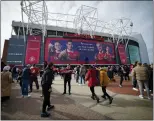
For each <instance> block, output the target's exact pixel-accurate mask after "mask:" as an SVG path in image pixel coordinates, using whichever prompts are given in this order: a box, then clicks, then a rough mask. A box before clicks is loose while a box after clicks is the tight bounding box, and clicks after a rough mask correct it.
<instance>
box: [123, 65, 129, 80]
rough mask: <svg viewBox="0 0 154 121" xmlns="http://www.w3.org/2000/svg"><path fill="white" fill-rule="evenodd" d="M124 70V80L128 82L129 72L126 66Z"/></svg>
mask: <svg viewBox="0 0 154 121" xmlns="http://www.w3.org/2000/svg"><path fill="white" fill-rule="evenodd" d="M124 70H125V73H124V77H125V80H128V81H129V72H130V69H129V67H128V66H127V65H125V66H124Z"/></svg>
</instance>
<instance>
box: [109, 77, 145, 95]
mask: <svg viewBox="0 0 154 121" xmlns="http://www.w3.org/2000/svg"><path fill="white" fill-rule="evenodd" d="M115 78H116V82H115V83H110V84H109V86H108V88H107V89H108V90H110V91H112V92H115V93H118V94H126V95H134V96H138V95H139V91H134V90H132V82H131V81H123V84H122V85H123V87H122V88H120V87H119V82H120V77H118V76H115ZM144 94H145V95H147V93H146V92H144Z"/></svg>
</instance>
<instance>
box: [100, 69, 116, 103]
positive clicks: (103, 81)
mask: <svg viewBox="0 0 154 121" xmlns="http://www.w3.org/2000/svg"><path fill="white" fill-rule="evenodd" d="M109 82H110V78H109V77H108V75H107V69H106V68H101V69H100V86H101V87H102V92H103V93H104V95H103V96H102V98H104V99H106V97H108V99H109V103H110V104H111V103H112V100H113V98H112V97H111V96H110V95H109V94H108V93H107V92H106V87H107V86H108V84H109Z"/></svg>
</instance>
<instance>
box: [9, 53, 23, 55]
mask: <svg viewBox="0 0 154 121" xmlns="http://www.w3.org/2000/svg"><path fill="white" fill-rule="evenodd" d="M8 55H23V54H22V53H8Z"/></svg>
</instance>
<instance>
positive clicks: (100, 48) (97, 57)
mask: <svg viewBox="0 0 154 121" xmlns="http://www.w3.org/2000/svg"><path fill="white" fill-rule="evenodd" d="M96 47H97V49H98V53H97V54H96V55H95V60H99V61H100V60H104V55H105V53H104V51H103V46H102V43H97V44H96Z"/></svg>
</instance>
